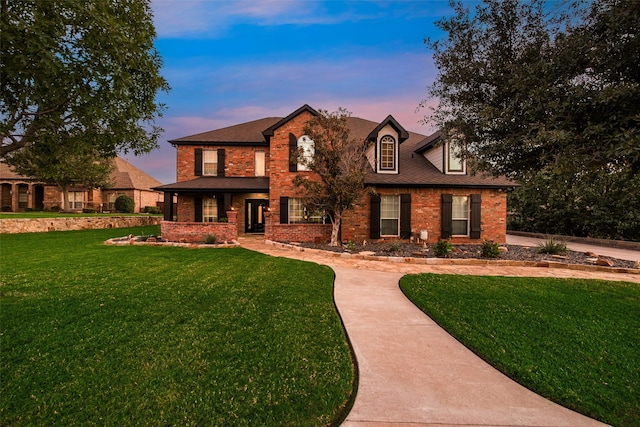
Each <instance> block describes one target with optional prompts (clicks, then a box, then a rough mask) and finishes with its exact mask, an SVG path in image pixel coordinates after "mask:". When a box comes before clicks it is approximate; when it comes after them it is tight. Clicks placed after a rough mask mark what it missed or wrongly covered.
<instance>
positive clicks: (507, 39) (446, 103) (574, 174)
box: [422, 0, 640, 240]
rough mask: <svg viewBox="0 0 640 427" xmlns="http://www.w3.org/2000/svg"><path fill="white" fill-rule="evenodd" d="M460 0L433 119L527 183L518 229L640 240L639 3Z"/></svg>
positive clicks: (465, 149) (481, 162) (441, 57)
mask: <svg viewBox="0 0 640 427" xmlns="http://www.w3.org/2000/svg"><path fill="white" fill-rule="evenodd" d="M451 5H452V7H453V8H454V11H455V14H454V16H452V17H450V18H443V19H441V20H440V21H438V22H437V25H438V27H440V28H441V29H442V30H444V31H445V33H446V36H445V37H444V38H443V39H441V40H436V41H432V40H426V44H427V46H428V47H429V48H430V49H432V50H433V58H434V61H435V64H436V66H437V67H438V75H437V78H436V81H435V83H434V84H433V85H432V86H431V87H430V88H429V91H428V96H429V97H428V98H427V99H426V100H425V101H423V103H422V105H423V106H424V105H425V104H426V103H427V102H428V101H429V99H436V100H438V104H437V106H436V107H435V108H433V109H432V110H431V112H430V114H429V115H428V116H427V117H425V121H427V122H430V123H431V124H435V125H436V126H438V127H440V128H441V129H443V130H444V131H445V132H444V133H445V135H449V136H450V139H451V142H452V143H455V144H457V145H458V147H459V150H460V152H461V154H462V155H463V156H464V157H466V158H467V159H468V161H469V162H470V163H471V164H472V166H474V167H475V168H476V169H479V170H483V171H486V172H489V173H492V174H494V175H506V176H508V177H511V178H513V179H515V180H517V181H518V182H519V183H520V184H521V187H520V188H519V189H518V190H516V192H515V193H514V194H513V195H512V197H511V198H510V202H511V204H510V206H511V209H513V210H515V211H516V212H515V213H516V221H515V222H516V224H517V225H518V227H519V228H526V229H529V230H531V231H540V232H558V233H565V234H576V235H591V236H594V237H610V238H611V237H616V238H620V237H622V238H628V239H633V240H640V228H638V224H640V192H638V191H637V185H638V179H637V177H638V173H639V172H640V131H639V125H640V102H638V100H639V99H640V61H639V60H638V58H640V31H639V29H640V2H638V1H635V0H600V1H593V2H584V1H580V0H576V1H575V2H550V3H548V4H547V3H545V2H544V1H543V0H531V1H527V2H521V1H518V0H484V1H483V2H482V3H480V4H479V5H477V6H476V7H475V8H474V9H469V8H467V7H465V5H464V4H463V3H462V2H453V1H452V2H451ZM532 228H533V229H532Z"/></svg>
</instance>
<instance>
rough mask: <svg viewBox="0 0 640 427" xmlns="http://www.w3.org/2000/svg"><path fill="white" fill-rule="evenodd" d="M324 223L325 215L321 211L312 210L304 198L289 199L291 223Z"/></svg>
mask: <svg viewBox="0 0 640 427" xmlns="http://www.w3.org/2000/svg"><path fill="white" fill-rule="evenodd" d="M306 223H313V224H324V215H322V213H321V212H311V211H310V210H309V209H308V208H307V207H306V206H304V203H303V201H302V199H294V198H290V199H289V224H306Z"/></svg>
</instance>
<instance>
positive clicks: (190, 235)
mask: <svg viewBox="0 0 640 427" xmlns="http://www.w3.org/2000/svg"><path fill="white" fill-rule="evenodd" d="M179 205H180V202H178V206H179ZM227 218H228V222H173V221H162V223H161V224H160V228H161V230H162V238H163V239H166V240H168V241H170V242H184V243H204V242H205V239H206V237H207V235H212V236H216V241H217V242H218V243H222V242H231V241H233V240H237V239H238V226H237V221H238V212H237V211H228V212H227Z"/></svg>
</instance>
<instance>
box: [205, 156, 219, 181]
mask: <svg viewBox="0 0 640 427" xmlns="http://www.w3.org/2000/svg"><path fill="white" fill-rule="evenodd" d="M202 175H206V176H218V150H203V151H202Z"/></svg>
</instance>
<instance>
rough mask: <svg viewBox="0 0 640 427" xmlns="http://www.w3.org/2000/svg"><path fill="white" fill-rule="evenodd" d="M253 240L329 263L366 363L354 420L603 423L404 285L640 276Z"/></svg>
mask: <svg viewBox="0 0 640 427" xmlns="http://www.w3.org/2000/svg"><path fill="white" fill-rule="evenodd" d="M240 243H241V245H242V246H244V247H246V248H247V249H251V250H256V251H259V252H263V253H266V254H269V255H273V256H284V257H289V258H296V259H302V260H306V261H312V262H317V263H320V264H325V265H328V266H330V267H331V268H333V270H334V271H335V272H336V280H335V291H334V292H335V301H336V305H337V307H338V311H339V312H340V315H341V317H342V319H343V322H344V324H345V327H346V330H347V333H348V335H349V338H350V340H351V343H352V345H353V348H354V351H355V355H356V358H357V360H358V365H359V371H360V372H359V386H358V390H357V395H356V399H355V403H354V406H353V408H352V410H351V412H350V413H349V415H348V416H347V418H346V420H345V422H344V424H343V425H344V426H346V427H369V426H390V427H391V426H393V427H401V426H439V427H442V426H484V427H486V426H598V425H603V424H602V423H599V422H597V421H595V420H592V419H590V418H586V417H584V416H582V415H579V414H577V413H575V412H572V411H570V410H568V409H565V408H563V407H561V406H559V405H556V404H554V403H552V402H550V401H548V400H546V399H544V398H542V397H540V396H538V395H536V394H535V393H533V392H531V391H529V390H527V389H526V388H524V387H522V386H520V385H519V384H517V383H515V382H513V381H512V380H510V379H509V378H507V377H506V376H504V375H503V374H501V373H500V372H498V371H497V370H495V369H494V368H492V367H491V366H489V365H488V364H486V363H485V362H484V361H482V360H481V359H480V358H478V357H477V356H476V355H475V354H474V353H472V352H471V351H469V350H468V349H466V348H465V347H464V346H463V345H462V344H460V343H459V342H458V341H456V340H455V339H454V338H453V337H451V336H450V335H449V334H447V333H446V332H445V331H444V330H443V329H442V328H440V327H439V326H438V325H436V324H435V323H434V322H433V321H432V320H431V319H430V318H429V317H428V316H426V315H425V314H424V313H422V312H421V311H420V310H419V309H417V308H416V307H415V306H414V305H413V304H412V303H411V302H410V301H409V300H408V299H407V298H406V297H405V296H404V294H403V293H402V292H401V291H400V289H399V287H398V281H399V280H400V278H401V277H402V276H403V275H404V274H407V273H418V272H435V273H457V274H481V275H509V276H552V277H591V278H601V279H608V280H628V281H634V282H638V283H640V275H637V274H635V275H634V274H619V273H606V272H585V271H573V270H564V269H545V268H522V267H501V266H497V265H491V266H434V265H412V264H405V263H393V262H378V261H364V260H356V259H349V258H344V257H340V256H335V255H332V254H326V253H316V252H308V251H292V250H286V249H282V248H277V247H274V246H272V245H267V244H265V243H264V242H263V241H262V240H261V239H255V238H241V239H240Z"/></svg>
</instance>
